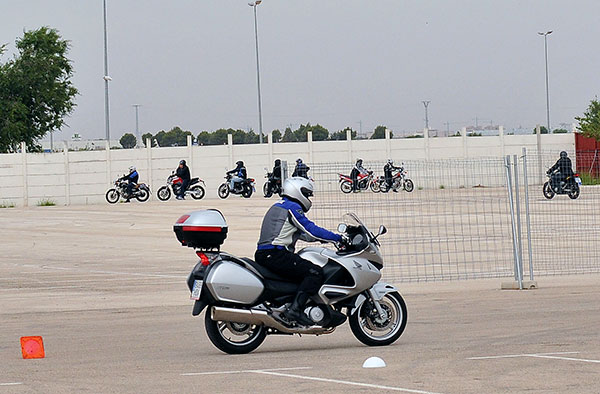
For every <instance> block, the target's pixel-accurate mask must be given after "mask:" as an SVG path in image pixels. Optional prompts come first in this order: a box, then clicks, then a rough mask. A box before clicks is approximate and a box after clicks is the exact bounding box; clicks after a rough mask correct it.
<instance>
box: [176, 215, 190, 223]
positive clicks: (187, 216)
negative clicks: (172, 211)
mask: <svg viewBox="0 0 600 394" xmlns="http://www.w3.org/2000/svg"><path fill="white" fill-rule="evenodd" d="M189 217H190V215H183V216H182V217H180V218H179V219H177V221H176V222H175V223H176V224H181V223H183V222H185V221H186V220H187V219H188V218H189Z"/></svg>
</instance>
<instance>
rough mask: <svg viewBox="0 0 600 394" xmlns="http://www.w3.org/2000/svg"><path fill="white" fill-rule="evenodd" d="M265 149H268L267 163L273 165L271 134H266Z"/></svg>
mask: <svg viewBox="0 0 600 394" xmlns="http://www.w3.org/2000/svg"><path fill="white" fill-rule="evenodd" d="M267 148H268V149H269V163H273V133H272V132H271V133H269V134H267Z"/></svg>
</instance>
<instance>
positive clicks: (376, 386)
mask: <svg viewBox="0 0 600 394" xmlns="http://www.w3.org/2000/svg"><path fill="white" fill-rule="evenodd" d="M252 372H253V373H258V374H263V375H274V376H282V377H286V378H294V379H305V380H315V381H317V382H325V383H337V384H345V385H349V386H360V387H369V388H373V389H380V390H390V391H402V392H405V393H417V394H439V393H433V392H431V391H423V390H413V389H405V388H402V387H392V386H382V385H379V384H369V383H360V382H350V381H347V380H337V379H326V378H317V377H314V376H302V375H292V374H288V373H279V372H270V371H266V370H265V371H252Z"/></svg>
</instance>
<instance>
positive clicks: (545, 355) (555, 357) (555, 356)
mask: <svg viewBox="0 0 600 394" xmlns="http://www.w3.org/2000/svg"><path fill="white" fill-rule="evenodd" d="M561 354H579V352H556V353H535V354H507V355H504V356H485V357H469V358H468V359H467V360H490V359H496V358H515V357H533V358H548V359H552V360H565V361H579V362H582V363H593V364H600V360H591V359H587V358H574V357H560V355H561Z"/></svg>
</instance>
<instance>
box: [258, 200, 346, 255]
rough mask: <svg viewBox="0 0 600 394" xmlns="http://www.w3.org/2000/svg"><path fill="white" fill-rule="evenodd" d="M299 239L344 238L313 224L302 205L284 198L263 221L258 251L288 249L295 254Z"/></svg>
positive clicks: (310, 240) (271, 209)
mask: <svg viewBox="0 0 600 394" xmlns="http://www.w3.org/2000/svg"><path fill="white" fill-rule="evenodd" d="M299 239H302V240H304V241H309V242H313V241H334V242H340V241H341V240H342V237H341V236H340V235H339V234H335V233H333V232H331V231H329V230H326V229H324V228H322V227H319V226H317V225H316V224H314V223H313V222H311V221H310V219H308V218H307V217H306V216H305V215H304V211H303V210H302V207H301V206H300V204H298V203H297V202H295V201H292V200H290V199H288V198H286V197H283V199H282V200H280V201H278V202H276V203H275V204H273V206H272V207H271V208H270V209H269V210H268V211H267V214H266V215H265V217H264V219H263V222H262V226H261V229H260V238H259V240H258V250H269V249H286V250H288V251H290V252H293V251H294V249H295V247H296V242H297V241H298V240H299Z"/></svg>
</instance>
